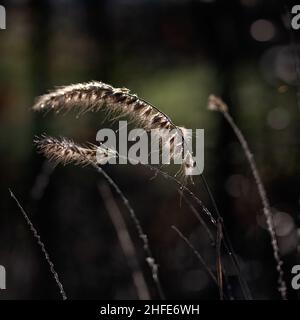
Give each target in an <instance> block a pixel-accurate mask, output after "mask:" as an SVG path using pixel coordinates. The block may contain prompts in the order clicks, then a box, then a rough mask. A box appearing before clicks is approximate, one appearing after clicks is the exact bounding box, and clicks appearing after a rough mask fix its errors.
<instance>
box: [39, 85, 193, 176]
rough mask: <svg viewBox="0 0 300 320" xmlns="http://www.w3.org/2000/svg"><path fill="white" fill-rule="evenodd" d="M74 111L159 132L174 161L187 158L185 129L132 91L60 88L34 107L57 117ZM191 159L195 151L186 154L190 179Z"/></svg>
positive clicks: (83, 87) (86, 87) (99, 88)
mask: <svg viewBox="0 0 300 320" xmlns="http://www.w3.org/2000/svg"><path fill="white" fill-rule="evenodd" d="M73 109H76V110H77V111H78V112H79V114H83V113H86V112H97V111H99V110H101V109H103V110H105V111H106V112H107V114H108V116H109V118H110V119H114V118H115V116H116V115H119V116H128V117H129V118H130V119H131V120H133V121H134V122H135V123H136V124H137V125H138V126H141V127H142V128H144V129H146V130H151V129H152V130H153V129H158V130H157V132H159V134H160V136H163V135H165V136H166V140H165V141H168V147H170V152H171V155H172V157H173V158H175V157H179V156H181V155H182V154H183V148H184V143H185V141H187V140H188V136H187V132H186V130H185V128H183V127H179V126H176V125H175V124H174V123H173V122H172V120H171V119H170V117H169V116H167V115H166V114H165V113H164V112H162V111H160V110H159V109H158V108H157V107H155V106H154V105H152V104H151V103H149V102H147V101H145V100H143V99H141V98H139V97H138V96H137V95H135V94H132V93H130V91H129V89H126V88H114V87H112V86H111V85H108V84H105V83H103V82H96V81H92V82H88V83H79V84H74V85H69V86H65V87H61V88H58V89H56V90H54V91H52V92H50V93H48V94H45V95H42V96H40V97H39V98H37V100H36V103H35V104H34V106H33V110H36V111H43V110H45V111H49V110H53V111H54V112H55V113H60V112H62V111H64V112H67V111H70V110H73ZM172 129H175V130H174V133H173V132H172V134H169V133H170V132H171V130H172ZM167 135H168V136H167ZM164 147H166V145H165V146H162V148H164ZM191 155H192V151H191V150H186V152H185V155H184V161H183V169H184V173H185V175H189V174H190V171H191V170H192V169H193V168H194V167H195V165H196V162H195V161H194V160H193V158H192V156H191Z"/></svg>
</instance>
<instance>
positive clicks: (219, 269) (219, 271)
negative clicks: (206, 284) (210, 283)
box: [216, 220, 224, 300]
mask: <svg viewBox="0 0 300 320" xmlns="http://www.w3.org/2000/svg"><path fill="white" fill-rule="evenodd" d="M222 238H223V235H222V224H221V222H220V220H218V228H217V245H216V250H217V263H216V269H217V279H218V284H219V292H220V300H223V295H224V293H223V268H222V259H221V245H222Z"/></svg>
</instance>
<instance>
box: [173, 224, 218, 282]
mask: <svg viewBox="0 0 300 320" xmlns="http://www.w3.org/2000/svg"><path fill="white" fill-rule="evenodd" d="M171 228H172V229H173V230H174V231H175V232H176V233H177V234H178V236H179V237H180V238H181V240H183V241H184V242H185V244H186V245H187V246H188V247H189V248H190V249H191V250H192V252H193V253H194V255H195V256H196V258H197V259H198V260H199V261H200V263H201V265H202V266H203V267H204V269H205V271H206V272H207V273H208V275H209V276H210V277H211V279H212V280H213V282H214V283H215V284H216V285H217V286H218V287H219V283H218V280H217V278H216V276H215V275H214V273H213V272H212V271H211V269H210V268H209V266H208V265H207V264H206V262H205V261H204V259H203V257H202V256H201V254H200V252H199V251H198V250H197V249H196V248H195V247H194V246H193V244H192V243H191V242H190V241H189V239H188V238H187V237H186V236H185V235H184V234H183V233H182V232H181V231H180V230H179V229H178V228H177V227H176V226H174V225H173V226H171Z"/></svg>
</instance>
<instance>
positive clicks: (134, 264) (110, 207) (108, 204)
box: [98, 183, 150, 300]
mask: <svg viewBox="0 0 300 320" xmlns="http://www.w3.org/2000/svg"><path fill="white" fill-rule="evenodd" d="M98 189H99V192H100V194H101V197H102V199H103V201H104V205H105V208H106V210H107V212H108V214H109V217H110V219H111V221H112V223H113V226H114V228H115V230H116V233H117V236H118V239H119V242H120V245H121V248H122V250H123V252H124V255H125V257H126V260H127V263H128V266H129V268H130V269H131V274H132V279H133V283H134V286H135V288H136V292H137V296H138V297H139V299H140V300H150V293H149V289H148V287H147V284H146V280H145V278H144V275H143V272H142V270H141V268H140V266H139V262H138V259H137V253H136V250H135V247H134V244H133V241H132V239H131V237H130V234H129V232H128V229H127V226H126V222H125V220H124V218H123V216H122V214H121V212H120V209H119V208H118V205H117V203H116V202H115V200H114V198H113V195H112V193H111V190H110V188H109V186H108V185H107V184H106V183H101V184H99V185H98Z"/></svg>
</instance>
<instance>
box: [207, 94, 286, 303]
mask: <svg viewBox="0 0 300 320" xmlns="http://www.w3.org/2000/svg"><path fill="white" fill-rule="evenodd" d="M208 108H209V109H210V110H214V111H219V112H221V113H222V114H223V116H224V118H225V119H226V121H227V122H228V123H229V125H230V126H231V128H232V130H233V131H234V133H235V135H236V137H237V139H238V141H239V142H240V144H241V146H242V149H243V151H244V153H245V156H246V158H247V161H248V163H249V165H250V168H251V172H252V174H253V177H254V180H255V183H256V186H257V189H258V193H259V196H260V198H261V202H262V205H263V212H264V215H265V218H266V221H267V226H268V231H269V234H270V237H271V245H272V248H273V254H274V259H275V261H276V264H277V271H278V285H279V287H278V290H279V292H280V294H281V297H282V299H284V300H286V299H287V287H286V283H285V281H284V273H283V270H282V264H283V262H282V260H281V257H280V252H279V248H278V242H277V238H276V233H275V228H274V222H273V215H272V212H271V207H270V203H269V200H268V198H267V194H266V191H265V188H264V185H263V183H262V179H261V177H260V175H259V173H258V170H257V167H256V163H255V160H254V157H253V154H252V152H251V151H250V148H249V146H248V143H247V141H246V139H245V137H244V135H243V133H242V132H241V130H240V129H239V128H238V126H237V125H236V123H235V122H234V120H233V118H232V117H231V115H230V114H229V112H228V106H227V105H226V104H225V102H223V101H222V100H221V99H220V98H218V97H216V96H214V95H211V96H210V97H209V99H208Z"/></svg>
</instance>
